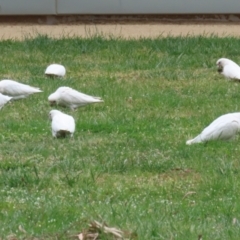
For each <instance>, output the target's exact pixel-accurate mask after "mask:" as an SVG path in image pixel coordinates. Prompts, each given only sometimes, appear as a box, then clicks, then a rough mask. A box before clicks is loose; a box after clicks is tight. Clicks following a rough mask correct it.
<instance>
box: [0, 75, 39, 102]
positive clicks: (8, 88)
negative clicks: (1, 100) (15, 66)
mask: <svg viewBox="0 0 240 240" xmlns="http://www.w3.org/2000/svg"><path fill="white" fill-rule="evenodd" d="M39 92H42V91H41V90H40V89H39V88H36V87H31V86H29V85H26V84H23V83H19V82H16V81H13V80H5V79H4V80H1V81H0V93H2V94H3V95H7V96H9V97H12V99H13V100H16V99H21V98H26V97H28V96H29V95H31V94H33V93H39Z"/></svg>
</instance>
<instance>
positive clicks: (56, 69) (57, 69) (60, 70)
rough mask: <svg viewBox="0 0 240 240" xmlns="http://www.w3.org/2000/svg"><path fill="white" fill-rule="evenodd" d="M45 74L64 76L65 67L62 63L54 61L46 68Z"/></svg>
mask: <svg viewBox="0 0 240 240" xmlns="http://www.w3.org/2000/svg"><path fill="white" fill-rule="evenodd" d="M45 74H46V75H49V76H56V77H64V76H65V74H66V68H65V67H64V66H63V65H60V64H56V63H54V64H51V65H49V66H48V67H47V68H46V70H45Z"/></svg>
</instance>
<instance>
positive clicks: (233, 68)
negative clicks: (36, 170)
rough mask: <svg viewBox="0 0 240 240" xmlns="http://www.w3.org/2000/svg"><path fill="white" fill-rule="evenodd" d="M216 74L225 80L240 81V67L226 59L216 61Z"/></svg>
mask: <svg viewBox="0 0 240 240" xmlns="http://www.w3.org/2000/svg"><path fill="white" fill-rule="evenodd" d="M216 64H217V66H218V72H219V73H221V74H223V75H224V76H225V77H226V78H230V79H238V80H240V67H239V65H238V64H236V63H235V62H233V61H232V60H230V59H227V58H220V59H218V60H217V63H216Z"/></svg>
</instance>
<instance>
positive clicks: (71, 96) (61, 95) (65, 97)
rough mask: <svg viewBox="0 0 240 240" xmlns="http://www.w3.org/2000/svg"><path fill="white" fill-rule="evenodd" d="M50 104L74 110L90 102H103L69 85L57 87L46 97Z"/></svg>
mask: <svg viewBox="0 0 240 240" xmlns="http://www.w3.org/2000/svg"><path fill="white" fill-rule="evenodd" d="M48 101H49V103H50V105H53V104H58V105H61V106H65V107H69V108H71V109H72V110H75V109H76V108H78V107H82V106H85V105H87V104H91V103H99V102H103V100H102V99H101V98H99V97H93V96H90V95H87V94H84V93H81V92H78V91H77V90H74V89H72V88H70V87H59V88H58V89H57V90H56V91H55V92H54V93H52V94H51V95H50V96H49V97H48Z"/></svg>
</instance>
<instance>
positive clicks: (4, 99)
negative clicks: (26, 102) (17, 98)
mask: <svg viewBox="0 0 240 240" xmlns="http://www.w3.org/2000/svg"><path fill="white" fill-rule="evenodd" d="M11 99H12V97H9V96H5V95H3V94H1V93H0V109H2V107H3V106H4V105H5V104H6V103H7V102H9V101H10V100H11Z"/></svg>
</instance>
